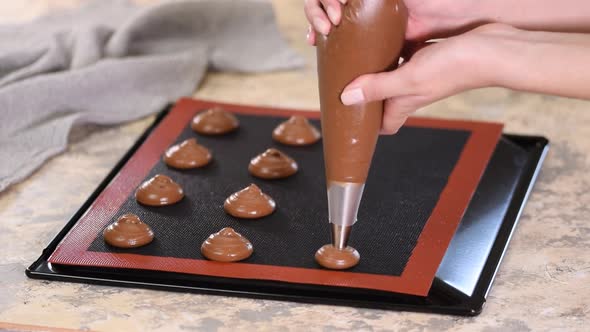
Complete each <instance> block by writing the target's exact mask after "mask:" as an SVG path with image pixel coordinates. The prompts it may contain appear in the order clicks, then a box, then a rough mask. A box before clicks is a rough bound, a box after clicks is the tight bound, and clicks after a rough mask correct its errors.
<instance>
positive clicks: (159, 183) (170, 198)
mask: <svg viewBox="0 0 590 332" xmlns="http://www.w3.org/2000/svg"><path fill="white" fill-rule="evenodd" d="M183 197H184V192H183V191H182V188H181V187H180V186H179V185H178V183H176V182H174V181H173V180H172V179H171V178H169V177H167V176H166V175H162V174H157V175H156V176H154V177H153V178H151V179H149V180H147V181H145V182H144V183H142V184H141V185H140V186H139V188H137V191H136V192H135V199H137V201H138V202H139V203H141V204H143V205H149V206H164V205H171V204H174V203H176V202H178V201H180V200H181V199H182V198H183Z"/></svg>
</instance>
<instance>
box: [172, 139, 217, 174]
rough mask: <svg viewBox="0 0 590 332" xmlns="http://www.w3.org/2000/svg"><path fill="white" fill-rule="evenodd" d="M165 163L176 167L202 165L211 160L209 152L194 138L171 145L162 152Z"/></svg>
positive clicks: (197, 166) (196, 166)
mask: <svg viewBox="0 0 590 332" xmlns="http://www.w3.org/2000/svg"><path fill="white" fill-rule="evenodd" d="M164 162H165V163H166V165H168V166H170V167H174V168H178V169H190V168H199V167H203V166H205V165H207V164H209V162H211V152H210V151H209V150H208V149H207V148H206V147H204V146H202V145H200V144H198V143H197V140H196V139H194V138H189V139H187V140H186V141H184V142H182V143H180V144H176V145H173V146H171V147H169V148H168V150H166V152H165V153H164Z"/></svg>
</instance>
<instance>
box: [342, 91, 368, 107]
mask: <svg viewBox="0 0 590 332" xmlns="http://www.w3.org/2000/svg"><path fill="white" fill-rule="evenodd" d="M340 100H341V101H342V103H343V104H344V105H354V104H358V103H362V102H363V101H364V100H365V95H364V94H363V90H361V89H360V88H356V89H350V90H346V91H344V92H342V95H341V96H340Z"/></svg>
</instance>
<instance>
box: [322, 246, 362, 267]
mask: <svg viewBox="0 0 590 332" xmlns="http://www.w3.org/2000/svg"><path fill="white" fill-rule="evenodd" d="M360 259H361V256H360V255H359V252H358V251H356V249H354V248H353V247H346V248H344V249H338V248H336V247H334V246H333V245H331V244H326V245H325V246H323V247H321V248H320V249H318V251H317V252H316V253H315V260H316V262H318V264H320V265H321V266H323V267H325V268H327V269H332V270H344V269H349V268H351V267H353V266H355V265H357V264H358V263H359V260H360Z"/></svg>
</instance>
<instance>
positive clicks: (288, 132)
mask: <svg viewBox="0 0 590 332" xmlns="http://www.w3.org/2000/svg"><path fill="white" fill-rule="evenodd" d="M321 136H322V135H321V134H320V131H319V130H318V129H317V128H316V127H314V126H313V125H312V124H311V123H309V121H308V120H307V118H305V117H303V116H300V115H294V116H292V117H291V118H289V120H287V121H285V122H282V123H281V124H279V125H278V126H277V127H276V128H275V130H273V132H272V138H273V139H274V140H275V141H277V142H279V143H283V144H286V145H310V144H313V143H315V142H317V141H319V140H320V137H321Z"/></svg>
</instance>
